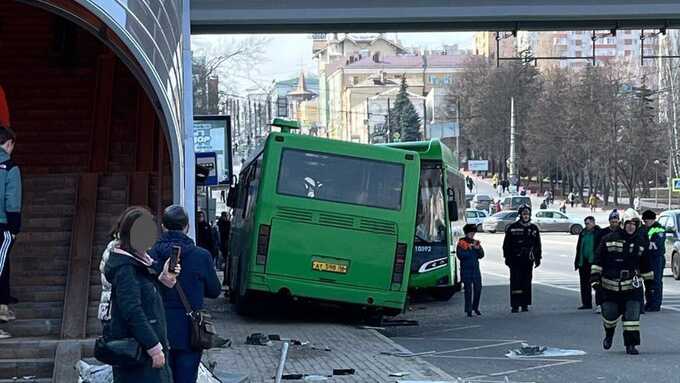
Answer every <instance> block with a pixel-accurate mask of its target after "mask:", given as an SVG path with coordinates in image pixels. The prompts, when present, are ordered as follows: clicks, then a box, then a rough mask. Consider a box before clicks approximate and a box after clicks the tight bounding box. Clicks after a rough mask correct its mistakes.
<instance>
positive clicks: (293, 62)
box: [192, 32, 474, 87]
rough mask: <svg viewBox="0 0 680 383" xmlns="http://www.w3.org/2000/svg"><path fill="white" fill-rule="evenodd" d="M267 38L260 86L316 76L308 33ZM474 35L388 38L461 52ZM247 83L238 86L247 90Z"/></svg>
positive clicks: (408, 44)
mask: <svg viewBox="0 0 680 383" xmlns="http://www.w3.org/2000/svg"><path fill="white" fill-rule="evenodd" d="M267 36H268V37H269V38H270V42H269V46H268V54H267V56H268V60H267V61H265V62H261V63H258V64H257V68H256V71H255V72H256V74H254V75H253V76H254V77H256V78H257V79H258V80H259V81H260V82H262V83H269V82H271V81H272V80H276V81H280V80H287V79H290V78H294V77H297V76H298V74H299V73H300V69H302V68H304V70H305V73H316V72H317V70H316V64H315V63H314V60H312V38H311V35H310V34H276V35H267ZM472 36H473V33H470V32H418V33H398V34H395V33H389V34H387V37H388V38H390V39H394V38H395V37H396V38H398V39H399V40H401V43H402V45H404V46H405V47H420V48H430V49H436V48H441V47H442V45H444V44H458V45H459V47H460V48H461V49H472V47H473V43H474V41H473V37H472ZM215 37H216V36H205V35H202V36H198V37H197V36H194V38H193V39H192V42H193V44H194V46H200V45H201V44H206V43H208V44H209V42H210V41H211V40H213V39H215ZM228 37H229V38H230V39H234V40H239V39H245V38H247V37H248V35H230V36H228ZM248 86H250V84H245V83H244V84H241V87H248Z"/></svg>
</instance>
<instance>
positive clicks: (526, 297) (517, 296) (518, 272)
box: [510, 263, 534, 308]
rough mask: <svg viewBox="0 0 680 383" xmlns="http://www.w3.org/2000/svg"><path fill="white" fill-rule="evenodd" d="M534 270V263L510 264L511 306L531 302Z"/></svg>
mask: <svg viewBox="0 0 680 383" xmlns="http://www.w3.org/2000/svg"><path fill="white" fill-rule="evenodd" d="M533 271H534V264H533V263H529V264H517V265H511V266H510V306H512V307H513V308H517V307H520V306H529V305H530V304H531V279H532V277H533Z"/></svg>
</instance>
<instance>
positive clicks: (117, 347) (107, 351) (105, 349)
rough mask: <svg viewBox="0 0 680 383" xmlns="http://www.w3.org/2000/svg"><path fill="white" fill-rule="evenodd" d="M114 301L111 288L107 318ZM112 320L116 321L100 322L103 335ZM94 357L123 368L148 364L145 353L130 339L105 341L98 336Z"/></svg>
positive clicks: (137, 343)
mask: <svg viewBox="0 0 680 383" xmlns="http://www.w3.org/2000/svg"><path fill="white" fill-rule="evenodd" d="M114 299H115V298H114V289H113V286H112V287H111V301H110V303H109V316H111V307H113V303H114ZM113 320H117V318H113V317H111V320H110V321H108V323H107V322H105V321H102V322H103V323H102V324H103V325H104V329H105V330H104V333H105V334H106V333H107V331H106V328H107V327H108V326H111V321H113ZM94 357H95V359H97V360H98V361H100V362H102V363H105V364H108V365H111V366H114V367H123V368H134V367H139V366H142V365H144V364H146V363H148V362H147V361H148V360H149V356H148V355H147V353H146V351H144V350H143V349H142V346H141V345H140V344H139V342H137V340H136V339H135V338H132V337H130V338H123V339H107V337H106V336H100V337H99V338H97V340H96V341H95V343H94Z"/></svg>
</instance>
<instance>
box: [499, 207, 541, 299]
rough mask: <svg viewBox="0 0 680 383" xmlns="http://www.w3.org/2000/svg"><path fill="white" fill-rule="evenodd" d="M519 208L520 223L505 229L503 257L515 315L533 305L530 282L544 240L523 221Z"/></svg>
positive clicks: (533, 226)
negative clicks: (508, 272)
mask: <svg viewBox="0 0 680 383" xmlns="http://www.w3.org/2000/svg"><path fill="white" fill-rule="evenodd" d="M524 209H528V210H529V213H531V209H530V208H529V207H528V206H523V207H522V208H520V214H519V215H520V219H519V220H518V221H517V222H515V223H513V224H511V225H509V226H508V227H507V228H506V229H505V239H504V241H503V257H504V258H505V264H506V265H507V266H508V267H509V268H510V305H511V306H512V311H513V312H517V309H518V308H519V307H522V310H523V311H526V310H527V309H528V308H527V307H528V306H529V305H531V278H532V276H533V268H534V265H535V267H538V266H539V265H540V264H541V237H540V233H539V230H538V227H537V226H536V225H534V224H533V223H531V222H530V221H526V222H525V221H523V220H522V218H521V215H522V211H523V210H524Z"/></svg>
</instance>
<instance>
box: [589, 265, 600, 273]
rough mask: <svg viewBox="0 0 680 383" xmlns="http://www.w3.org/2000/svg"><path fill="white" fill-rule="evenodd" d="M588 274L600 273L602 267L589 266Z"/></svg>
mask: <svg viewBox="0 0 680 383" xmlns="http://www.w3.org/2000/svg"><path fill="white" fill-rule="evenodd" d="M590 272H591V273H601V272H602V266H598V265H591V266H590Z"/></svg>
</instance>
